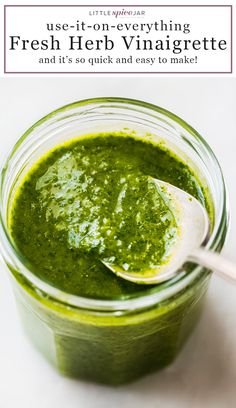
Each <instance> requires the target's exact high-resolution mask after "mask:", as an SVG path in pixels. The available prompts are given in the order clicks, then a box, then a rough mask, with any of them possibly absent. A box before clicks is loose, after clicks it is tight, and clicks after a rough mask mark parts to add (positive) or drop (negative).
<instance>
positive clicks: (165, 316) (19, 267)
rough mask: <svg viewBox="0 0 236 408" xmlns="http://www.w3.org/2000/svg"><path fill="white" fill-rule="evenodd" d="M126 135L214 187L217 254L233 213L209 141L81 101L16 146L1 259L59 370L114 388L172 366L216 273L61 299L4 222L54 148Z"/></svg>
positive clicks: (168, 116) (160, 118)
mask: <svg viewBox="0 0 236 408" xmlns="http://www.w3.org/2000/svg"><path fill="white" fill-rule="evenodd" d="M112 131H123V132H127V133H129V134H130V132H135V134H136V135H137V136H138V137H142V138H148V139H152V140H154V141H159V140H162V141H163V140H164V142H165V144H166V145H167V147H168V148H169V149H170V150H172V151H174V152H175V153H176V154H177V155H178V156H180V157H181V158H183V159H184V160H185V162H188V164H189V165H190V166H191V167H192V168H193V169H194V170H195V172H196V173H197V174H198V176H199V178H200V179H201V183H202V184H203V185H204V186H205V187H206V188H207V189H208V191H209V196H210V199H211V202H212V206H213V213H214V225H213V228H212V232H211V236H210V238H209V241H208V242H207V244H206V246H207V248H209V249H211V250H213V251H220V250H221V248H222V246H223V244H224V241H225V236H226V233H227V227H228V208H227V197H226V192H225V185H224V180H223V177H222V173H221V169H220V166H219V164H218V162H217V160H216V158H215V156H214V154H213V152H212V151H211V149H210V147H209V146H208V145H207V143H206V142H205V141H204V139H203V138H202V137H201V136H200V135H199V134H198V133H197V132H196V131H195V130H194V129H193V128H192V127H190V126H189V125H188V124H187V123H185V122H184V121H183V120H182V119H180V118H179V117H177V116H175V115H174V114H172V113H171V112H168V111H166V110H164V109H162V108H160V107H157V106H154V105H151V104H147V103H145V102H142V101H137V100H131V99H122V98H97V99H90V100H84V101H79V102H75V103H73V104H70V105H67V106H64V107H62V108H60V109H58V110H56V111H54V112H52V113H51V114H49V115H47V116H45V117H44V118H42V119H41V120H40V121H38V122H37V123H36V124H34V125H33V126H32V127H31V128H30V129H29V130H27V132H26V133H25V134H24V135H23V136H22V137H21V139H20V140H19V141H18V142H17V144H16V145H15V147H14V148H13V149H12V151H11V153H10V155H9V157H8V158H7V159H6V161H5V163H4V164H3V167H2V171H1V192H0V213H1V227H0V228H1V229H0V233H1V251H2V255H3V257H4V259H5V262H6V264H7V265H8V268H9V270H10V271H11V273H10V276H11V277H12V283H13V287H14V291H15V294H16V299H17V303H18V306H19V311H20V315H21V317H22V322H23V325H24V327H25V330H26V332H27V333H28V335H29V336H30V337H31V339H32V341H33V342H34V344H35V345H36V346H37V347H38V348H39V349H40V350H41V351H42V352H43V353H44V354H45V355H46V357H47V358H48V359H49V360H50V361H51V362H52V363H53V364H54V365H55V366H56V367H57V368H58V369H59V371H60V372H62V373H64V374H66V375H69V376H74V377H80V378H83V379H86V380H92V381H97V382H102V383H107V384H120V383H125V382H128V381H131V380H134V379H135V378H138V377H139V376H141V375H144V374H146V373H149V372H151V371H154V370H156V369H159V368H161V367H164V366H166V365H167V364H169V363H170V362H171V361H172V360H173V359H174V358H175V356H176V355H177V354H178V352H179V350H180V348H181V347H182V345H183V344H184V342H185V341H186V339H187V337H188V335H189V334H190V333H191V331H192V329H193V327H194V326H195V324H196V322H197V319H198V317H199V314H200V311H201V307H202V304H203V299H204V295H205V293H206V290H207V287H208V283H209V278H210V275H211V273H210V271H207V270H205V269H203V268H201V267H199V266H194V267H193V268H192V270H191V272H187V271H186V270H184V269H182V271H181V272H180V273H179V274H178V276H176V277H175V278H173V279H172V280H170V281H168V282H166V283H163V284H160V285H157V286H156V287H155V288H154V289H153V288H152V289H149V290H147V291H146V292H145V293H142V295H140V293H139V294H137V295H135V296H134V295H132V297H131V296H130V297H128V298H127V297H126V298H125V299H120V300H117V299H113V300H112V299H111V300H98V299H90V298H83V297H79V296H74V295H70V294H68V293H64V292H62V291H60V290H58V289H56V288H55V287H53V286H50V285H49V284H47V283H45V282H44V281H42V280H40V279H39V278H38V277H36V276H35V275H34V274H33V273H32V272H31V271H30V269H29V267H28V266H27V263H26V261H25V260H24V259H23V258H22V257H21V254H20V253H18V251H17V249H16V248H15V247H14V243H13V242H12V240H11V237H10V235H9V231H8V226H7V218H8V211H9V208H10V206H11V200H12V197H13V196H14V192H15V190H16V188H17V186H18V185H19V182H20V180H21V179H22V177H24V175H25V173H27V171H28V169H29V168H30V167H31V165H32V164H33V163H34V162H35V161H36V160H37V159H38V158H39V157H41V156H42V155H43V154H44V153H45V152H47V151H48V150H49V149H51V148H52V147H54V146H55V145H57V144H59V143H61V142H63V141H65V140H68V139H71V138H74V137H78V136H80V135H84V134H86V133H98V132H112Z"/></svg>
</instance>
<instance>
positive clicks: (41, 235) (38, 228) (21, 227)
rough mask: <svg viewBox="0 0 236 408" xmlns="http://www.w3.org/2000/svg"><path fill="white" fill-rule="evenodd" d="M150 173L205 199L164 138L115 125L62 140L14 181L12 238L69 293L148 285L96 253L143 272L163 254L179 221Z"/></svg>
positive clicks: (38, 270) (119, 292)
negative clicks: (157, 140) (124, 275)
mask: <svg viewBox="0 0 236 408" xmlns="http://www.w3.org/2000/svg"><path fill="white" fill-rule="evenodd" d="M150 176H151V177H154V178H158V179H161V180H164V181H167V182H169V183H171V184H174V185H176V186H177V187H180V188H182V189H183V190H185V191H187V192H188V193H190V194H192V195H193V196H195V197H196V198H198V199H199V200H201V202H202V203H203V204H204V205H206V200H205V194H204V191H203V188H202V187H201V185H200V184H199V182H198V180H197V177H196V176H195V175H194V173H193V171H192V170H191V169H190V168H189V167H188V166H187V164H185V163H183V162H182V161H181V160H180V159H179V158H178V157H176V156H175V155H174V154H172V153H171V152H170V151H168V150H167V149H165V148H164V147H163V146H162V145H157V144H153V143H151V142H148V141H145V140H143V139H138V138H135V137H133V136H131V135H130V136H126V137H124V136H123V135H122V134H118V133H114V134H96V135H88V136H86V137H83V138H80V139H74V140H72V141H70V142H67V143H65V144H64V145H60V146H58V147H56V148H54V149H53V150H51V151H50V152H48V153H47V154H46V155H45V156H43V157H42V158H41V159H40V160H39V161H38V162H37V163H36V164H35V165H34V166H33V167H32V168H31V169H30V171H29V172H28V173H27V174H26V176H25V178H24V179H23V181H22V183H21V185H20V187H19V188H18V190H17V192H16V194H15V197H14V200H13V204H12V207H11V211H10V221H9V224H10V230H11V235H12V238H13V240H14V242H15V244H16V246H17V247H18V249H19V251H20V252H21V254H22V255H23V256H24V257H25V258H26V260H27V262H28V263H29V264H30V267H31V269H32V270H33V271H34V273H35V274H36V275H37V276H38V277H40V278H41V279H43V280H44V281H46V282H48V283H50V284H52V285H54V286H55V287H57V288H59V289H61V290H64V291H66V292H68V293H71V294H74V295H80V296H86V297H93V298H103V299H107V298H114V297H119V296H127V295H130V294H133V293H135V292H137V291H144V290H147V288H146V287H145V286H141V285H137V284H133V283H130V282H127V281H125V280H123V279H121V278H119V277H117V276H115V275H113V274H112V272H110V270H108V269H107V268H106V267H105V266H104V265H103V263H102V262H101V260H106V261H108V262H112V263H114V264H115V265H121V266H122V267H123V268H125V269H127V270H131V271H140V272H142V271H145V270H147V269H149V268H152V267H154V266H155V265H159V264H161V263H163V262H166V260H168V256H169V252H170V250H171V247H172V245H174V243H175V242H176V239H178V226H177V225H176V221H175V217H174V215H173V213H172V212H171V210H170V208H169V206H168V205H167V203H166V202H165V200H163V198H162V195H161V194H160V192H159V191H158V190H157V188H156V186H155V185H154V183H153V182H152V180H151V178H150Z"/></svg>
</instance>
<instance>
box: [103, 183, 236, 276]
mask: <svg viewBox="0 0 236 408" xmlns="http://www.w3.org/2000/svg"><path fill="white" fill-rule="evenodd" d="M150 179H151V180H152V181H153V183H155V184H156V188H157V189H158V191H159V192H160V194H162V197H164V199H165V197H166V198H167V201H168V203H172V204H171V207H172V208H171V211H172V212H174V214H175V218H176V220H177V224H178V228H179V239H177V240H176V243H175V244H174V245H173V248H172V252H171V255H170V256H169V257H168V259H167V261H166V262H164V263H163V264H161V265H157V266H155V267H152V268H150V269H148V271H143V272H142V271H139V272H135V271H129V270H125V269H124V268H123V267H122V266H119V265H115V264H113V263H111V262H107V261H105V260H102V262H103V264H104V265H105V266H106V267H107V268H108V269H109V270H111V271H112V272H113V273H115V274H116V275H118V276H120V277H121V278H123V279H126V280H129V281H131V282H135V283H139V284H157V283H160V282H164V281H166V280H169V279H171V278H173V277H174V276H175V275H176V274H178V273H179V272H180V267H181V266H182V265H183V264H184V263H185V262H193V263H196V264H199V265H201V266H203V267H206V268H207V269H210V270H213V271H215V272H216V273H217V274H218V275H220V276H221V277H223V278H228V279H229V280H231V281H234V282H236V265H234V264H233V263H231V262H230V261H228V260H227V259H225V258H224V257H223V256H222V255H220V254H217V253H215V252H212V251H209V250H207V249H205V248H204V243H205V242H207V240H208V237H209V235H210V220H209V216H208V213H207V211H206V209H205V208H204V207H203V205H202V204H201V203H200V202H199V201H198V200H197V199H196V198H194V197H193V196H191V195H190V194H188V193H186V192H185V191H183V190H181V189H180V188H178V187H175V186H173V185H172V184H169V183H166V182H164V181H161V180H158V179H154V178H152V177H150ZM173 204H174V205H173Z"/></svg>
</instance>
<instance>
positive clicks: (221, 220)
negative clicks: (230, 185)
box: [0, 97, 229, 313]
mask: <svg viewBox="0 0 236 408" xmlns="http://www.w3.org/2000/svg"><path fill="white" fill-rule="evenodd" d="M101 103H108V104H113V103H118V104H128V105H131V106H136V107H141V108H145V109H147V110H148V111H150V112H155V113H159V114H163V115H164V116H165V117H167V118H170V119H171V120H172V121H173V122H175V123H177V124H178V125H180V126H182V127H183V128H184V130H185V131H187V132H189V133H190V134H191V136H193V137H194V138H195V139H196V140H197V141H198V142H199V143H200V144H201V145H202V146H203V147H204V149H205V151H206V153H207V154H208V156H209V157H210V158H211V161H212V163H213V166H214V169H215V170H216V171H217V176H218V177H219V180H218V181H219V183H220V187H221V197H220V199H221V207H220V215H219V217H218V219H217V220H216V223H215V225H214V228H213V231H212V234H211V236H210V238H209V241H208V242H207V243H206V248H208V249H212V250H220V249H221V248H222V246H223V244H224V241H225V237H226V233H227V229H228V218H229V210H228V197H227V191H226V188H225V182H224V178H223V174H222V170H221V167H220V165H219V162H218V160H217V158H216V156H215V154H214V153H213V151H212V149H211V148H210V146H209V145H208V143H207V142H206V141H205V139H204V138H203V137H202V136H201V135H200V134H199V133H198V132H197V131H196V130H195V129H194V128H193V127H192V126H190V125H189V124H188V123H187V122H185V121H184V120H183V119H181V118H180V117H179V116H177V115H175V114H174V113H172V112H171V111H169V110H166V109H164V108H162V107H160V106H157V105H154V104H151V103H148V102H144V101H141V100H136V99H129V98H122V97H99V98H90V99H84V100H79V101H76V102H73V103H70V104H67V105H64V106H62V107H60V108H58V109H56V110H53V111H52V112H50V113H49V114H47V115H46V116H44V117H42V118H41V119H39V120H38V121H37V122H36V123H34V124H33V125H32V126H31V127H30V128H29V129H28V130H26V132H25V133H24V134H23V135H22V136H21V137H20V138H19V139H18V141H17V142H16V144H15V145H14V146H13V148H12V149H11V151H10V153H9V155H7V157H6V159H5V161H4V162H3V164H2V166H1V185H0V237H1V250H2V252H3V257H4V259H5V261H6V263H7V264H8V265H11V263H12V261H13V262H14V263H15V264H20V266H21V274H22V275H23V276H24V277H25V278H26V279H27V281H29V282H30V284H31V285H32V286H33V287H34V289H35V291H36V290H37V293H38V294H40V295H42V296H45V294H46V295H47V297H49V298H51V299H52V300H53V301H56V302H59V303H64V304H66V305H67V306H71V307H75V308H80V309H81V308H82V309H90V310H97V311H107V312H117V313H119V312H120V311H124V310H129V311H131V310H137V309H142V308H147V307H151V306H153V305H155V304H158V303H160V302H161V301H163V300H164V299H167V298H169V297H171V296H173V295H174V294H176V293H178V292H179V291H181V290H182V289H184V288H185V287H186V286H188V285H189V284H191V283H192V282H193V281H194V280H195V278H197V277H198V275H199V274H200V272H201V270H202V268H201V267H200V266H196V267H194V269H193V270H192V271H191V272H190V273H189V274H186V275H185V276H183V277H182V278H181V279H176V277H174V278H172V279H171V280H170V281H171V283H172V284H171V285H169V286H167V287H163V288H162V289H161V290H160V291H154V292H152V293H150V291H149V292H148V291H147V292H148V293H146V292H142V293H141V294H140V292H137V296H132V297H131V296H126V297H124V298H119V299H106V300H103V299H93V298H86V297H82V296H77V295H72V294H69V293H66V292H64V291H62V290H60V289H57V288H56V287H54V286H52V285H50V284H48V283H46V282H44V281H43V280H41V279H40V278H38V277H37V276H36V275H34V274H33V273H32V272H31V271H30V270H29V269H28V268H27V267H26V265H25V264H24V262H23V259H22V257H21V254H20V253H19V251H17V250H16V248H15V247H14V245H13V243H12V240H11V238H10V234H9V232H8V228H7V225H6V223H5V220H4V214H3V206H2V185H3V182H4V174H5V169H6V168H7V164H8V162H9V160H10V159H11V158H12V157H13V156H14V154H15V152H16V151H17V149H18V147H19V146H20V145H21V143H22V142H23V141H24V140H25V139H26V138H27V137H28V136H29V135H30V133H31V132H32V131H33V130H34V129H35V128H37V127H38V126H40V125H42V124H44V123H45V122H46V121H47V120H49V119H51V118H53V117H54V116H56V115H57V114H60V113H62V112H65V111H69V110H70V109H74V108H77V107H83V106H87V105H89V104H101ZM221 237H223V239H221ZM219 238H220V240H219ZM170 281H169V282H170Z"/></svg>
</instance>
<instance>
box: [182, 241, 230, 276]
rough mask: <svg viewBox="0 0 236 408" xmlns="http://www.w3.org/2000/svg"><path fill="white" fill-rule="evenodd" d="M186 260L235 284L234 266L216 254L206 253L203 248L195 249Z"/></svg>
mask: <svg viewBox="0 0 236 408" xmlns="http://www.w3.org/2000/svg"><path fill="white" fill-rule="evenodd" d="M188 259H189V260H190V261H191V262H194V263H198V264H199V265H201V266H204V267H206V268H208V269H211V270H212V271H214V272H216V273H217V274H218V275H219V276H221V277H222V278H225V279H228V280H229V281H231V282H234V283H236V264H234V263H233V262H231V261H229V260H228V259H225V258H224V256H222V255H220V254H217V253H216V252H211V251H207V250H206V249H203V248H198V249H196V250H195V251H194V252H193V253H192V254H191V255H190V256H189V257H188Z"/></svg>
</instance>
